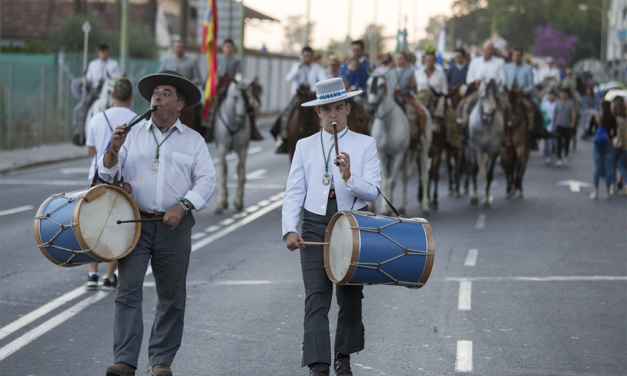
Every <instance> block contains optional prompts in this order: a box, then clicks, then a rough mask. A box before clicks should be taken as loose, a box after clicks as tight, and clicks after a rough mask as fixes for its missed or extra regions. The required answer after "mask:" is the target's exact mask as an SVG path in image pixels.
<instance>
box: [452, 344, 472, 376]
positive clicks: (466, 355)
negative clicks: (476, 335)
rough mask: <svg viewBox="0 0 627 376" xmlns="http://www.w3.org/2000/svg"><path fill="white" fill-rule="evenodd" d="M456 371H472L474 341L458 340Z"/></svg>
mask: <svg viewBox="0 0 627 376" xmlns="http://www.w3.org/2000/svg"><path fill="white" fill-rule="evenodd" d="M455 372H472V341H457V358H456V359H455Z"/></svg>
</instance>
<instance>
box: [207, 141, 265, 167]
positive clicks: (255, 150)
mask: <svg viewBox="0 0 627 376" xmlns="http://www.w3.org/2000/svg"><path fill="white" fill-rule="evenodd" d="M261 151H263V148H262V147H261V146H256V147H254V148H249V149H248V153H247V154H248V155H251V154H257V153H259V152H261ZM237 158H238V156H237V154H231V155H227V156H226V161H227V162H230V161H234V160H236V159H237ZM213 164H214V165H217V164H220V159H219V158H215V160H214V161H213Z"/></svg>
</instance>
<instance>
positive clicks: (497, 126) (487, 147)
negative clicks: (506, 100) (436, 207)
mask: <svg viewBox="0 0 627 376" xmlns="http://www.w3.org/2000/svg"><path fill="white" fill-rule="evenodd" d="M504 134H505V119H504V116H503V110H502V108H501V107H500V102H499V93H498V87H497V85H496V82H495V81H494V80H490V82H488V83H486V82H485V81H483V82H481V86H480V87H479V97H478V100H477V104H476V105H475V107H474V108H473V109H472V111H471V112H470V116H469V117H468V148H466V152H467V153H468V154H467V159H468V161H469V162H470V164H471V166H472V172H471V177H472V191H471V194H470V203H471V204H472V205H477V204H478V203H479V196H478V194H477V175H478V174H479V170H482V171H486V170H487V174H486V183H485V191H484V196H483V205H484V206H485V207H489V206H490V184H491V183H492V177H493V172H494V164H495V162H496V158H497V157H498V156H499V154H500V147H501V144H502V142H503V138H504Z"/></svg>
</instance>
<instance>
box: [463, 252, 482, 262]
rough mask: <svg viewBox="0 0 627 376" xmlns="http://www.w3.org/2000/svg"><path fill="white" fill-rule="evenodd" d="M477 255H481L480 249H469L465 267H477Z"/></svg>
mask: <svg viewBox="0 0 627 376" xmlns="http://www.w3.org/2000/svg"><path fill="white" fill-rule="evenodd" d="M477 255H479V250H478V249H469V250H468V256H466V261H464V266H475V264H476V263H477Z"/></svg>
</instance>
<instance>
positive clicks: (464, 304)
mask: <svg viewBox="0 0 627 376" xmlns="http://www.w3.org/2000/svg"><path fill="white" fill-rule="evenodd" d="M471 293H472V282H470V281H460V282H459V299H458V302H457V309H459V310H460V311H470V295H471Z"/></svg>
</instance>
